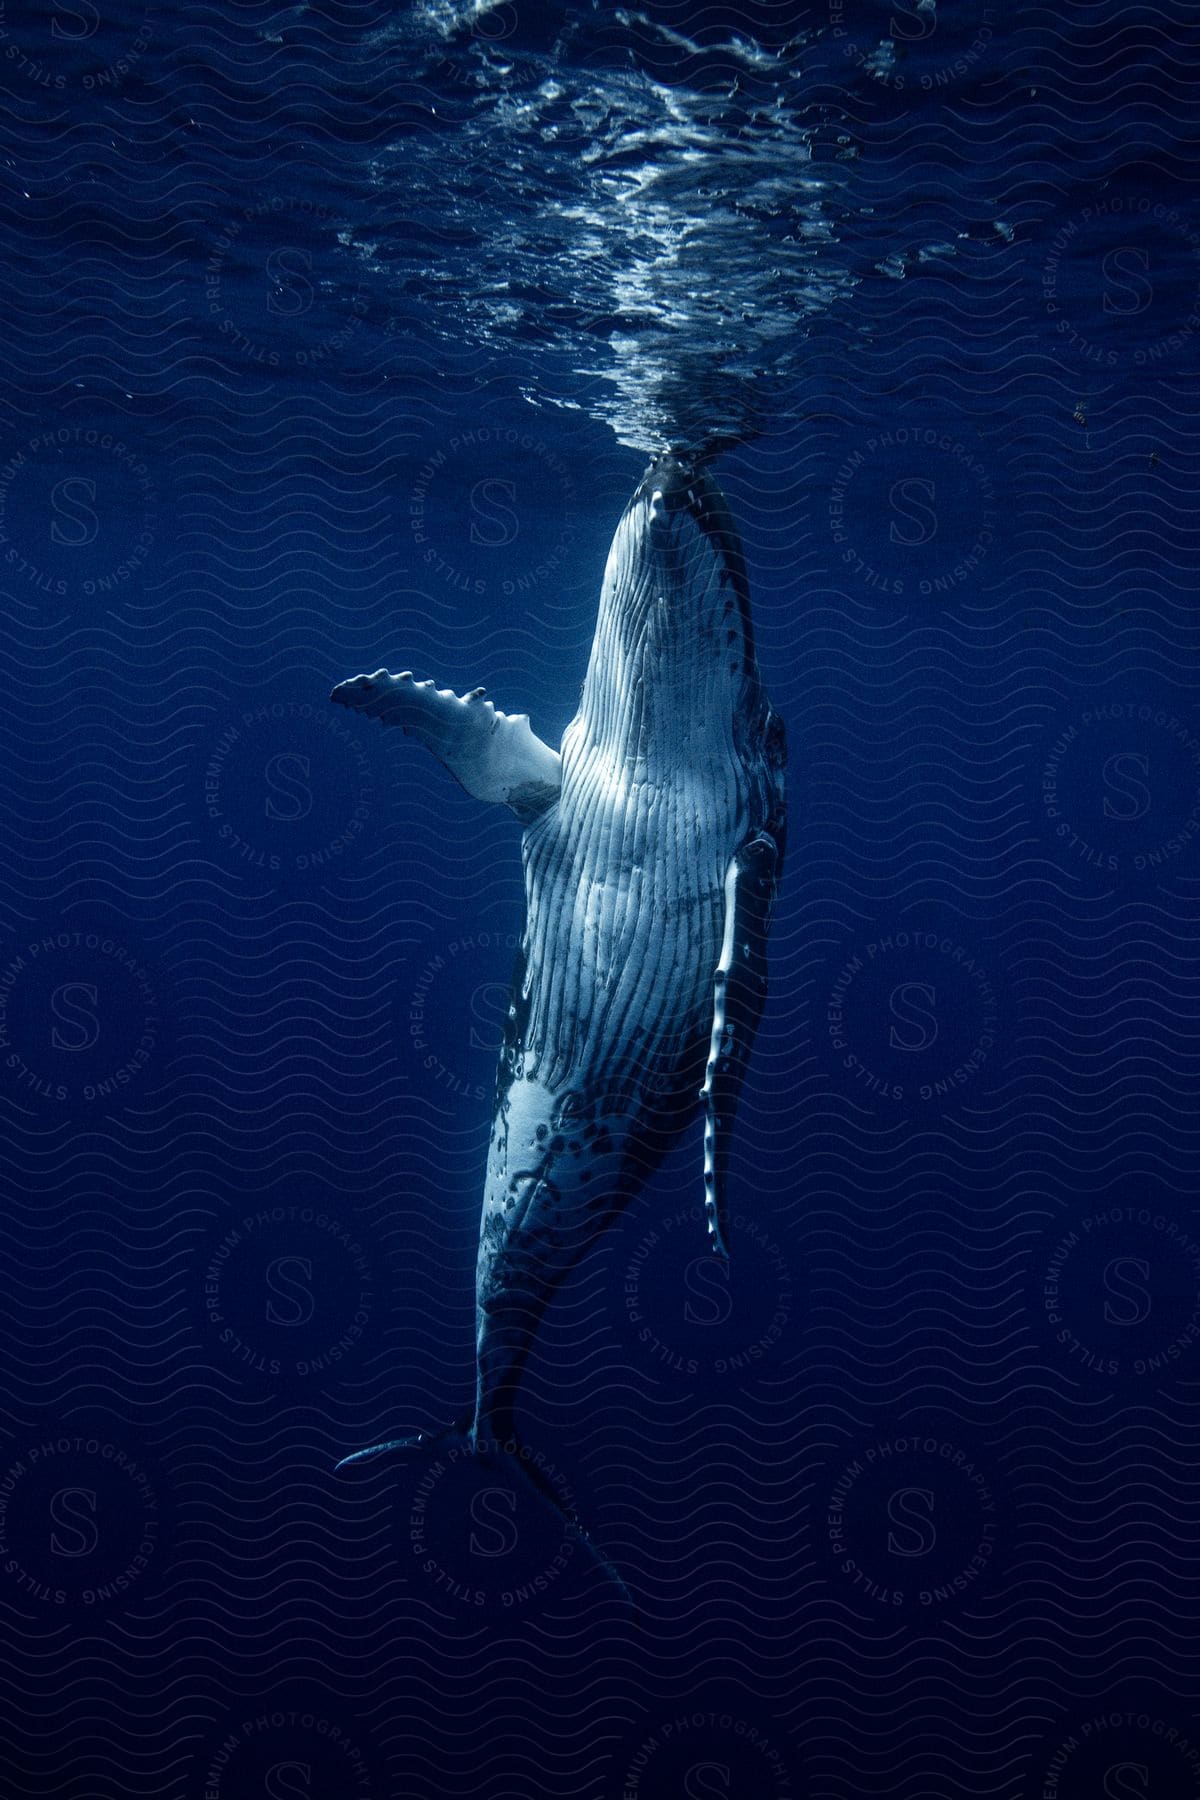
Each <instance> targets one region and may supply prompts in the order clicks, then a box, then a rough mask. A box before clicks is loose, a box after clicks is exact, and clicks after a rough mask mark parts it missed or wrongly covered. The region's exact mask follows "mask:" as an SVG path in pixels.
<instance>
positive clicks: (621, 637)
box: [582, 454, 760, 747]
mask: <svg viewBox="0 0 1200 1800" xmlns="http://www.w3.org/2000/svg"><path fill="white" fill-rule="evenodd" d="M759 685H760V684H759V676H758V665H757V662H756V660H755V654H754V639H753V633H752V630H751V625H750V598H749V586H748V583H747V579H746V565H745V559H744V557H743V555H742V548H741V544H740V542H739V540H738V535H737V531H736V529H735V527H734V524H733V519H732V517H731V515H730V512H729V508H728V506H727V505H726V502H725V498H724V496H723V494H722V493H721V490H720V488H719V487H718V486H717V483H716V481H715V480H714V479H713V477H712V476H711V475H710V474H709V473H708V472H707V470H705V469H704V468H702V467H700V466H699V465H698V464H697V463H696V462H694V461H692V460H691V459H689V458H687V457H685V456H681V455H677V454H667V455H664V456H660V457H659V458H658V459H657V460H656V461H655V462H653V463H652V464H651V466H650V467H649V468H648V469H647V471H646V473H645V475H644V476H643V477H642V480H641V481H640V483H639V484H638V487H637V489H636V491H635V492H634V495H633V497H632V499H631V500H630V501H629V504H628V505H627V506H626V508H625V510H624V512H623V513H622V515H621V518H620V522H619V523H618V525H617V529H616V532H615V534H614V536H613V541H612V548H611V549H610V551H609V553H608V563H607V566H606V568H605V572H604V585H603V588H602V590H601V596H600V611H599V617H598V619H597V624H596V637H595V641H594V643H593V646H592V659H591V663H590V665H589V668H588V676H587V681H586V683H585V685H584V694H583V706H582V713H583V716H584V718H585V719H586V722H587V725H588V727H589V729H590V731H591V733H592V734H593V736H595V737H597V738H604V739H606V740H608V741H609V742H610V743H611V742H612V741H613V740H614V738H617V739H619V740H620V741H621V742H622V744H623V745H624V744H628V742H629V733H630V732H634V733H635V734H636V736H637V737H638V738H639V739H640V740H642V741H644V740H645V739H646V735H647V732H648V730H652V732H653V736H654V738H655V739H656V740H657V743H658V745H659V747H662V746H664V745H665V744H666V743H667V742H668V741H669V739H670V738H671V737H675V738H676V739H677V740H678V739H680V738H681V737H682V736H683V735H685V734H686V735H687V736H688V737H689V738H692V739H694V738H695V736H696V733H697V731H698V730H711V731H713V732H717V733H720V734H721V735H722V736H723V737H724V736H726V735H727V734H728V732H729V730H730V729H731V725H730V722H731V721H732V720H733V719H734V718H736V717H737V716H739V715H742V714H745V713H746V711H747V710H748V708H749V710H754V708H755V705H756V704H757V695H758V691H759Z"/></svg>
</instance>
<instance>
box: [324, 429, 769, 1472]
mask: <svg viewBox="0 0 1200 1800" xmlns="http://www.w3.org/2000/svg"><path fill="white" fill-rule="evenodd" d="M333 697H334V699H335V700H338V701H340V702H342V703H343V704H346V705H352V706H356V707H358V708H360V709H361V710H363V711H366V712H368V713H371V714H374V715H375V716H378V717H381V718H383V719H385V720H386V721H388V722H391V723H396V724H400V725H401V726H403V727H404V728H405V729H406V730H409V731H411V732H413V734H414V735H416V736H419V737H421V738H422V739H423V740H424V741H425V742H426V743H427V744H429V745H430V747H431V748H433V749H434V750H435V752H436V753H437V754H439V755H440V756H441V757H442V760H443V761H444V762H445V763H446V765H447V766H448V767H449V768H450V769H451V771H452V772H453V773H454V774H455V775H456V776H457V777H458V779H459V780H460V781H461V782H462V783H463V785H464V786H465V787H466V788H467V789H468V791H469V792H471V793H474V794H476V795H478V796H479V797H481V798H486V799H495V800H499V801H502V802H504V803H506V804H508V805H509V806H510V807H512V809H513V810H514V811H515V812H516V813H517V815H518V817H520V818H521V819H522V820H523V821H524V822H525V827H526V828H525V834H524V841H523V853H524V866H525V897H526V919H525V930H524V935H523V938H522V943H521V948H520V951H519V953H518V956H517V963H516V969H515V971H514V975H513V986H512V995H511V1001H510V1006H509V1015H508V1024H507V1030H506V1033H505V1041H504V1045H503V1048H502V1051H501V1055H500V1065H499V1070H498V1074H497V1083H496V1098H495V1109H494V1114H493V1121H492V1135H491V1143H490V1146H489V1151H488V1170H487V1181H486V1187H485V1191H484V1199H483V1216H482V1221H481V1226H480V1236H479V1258H478V1266H477V1282H476V1310H477V1319H476V1325H477V1368H478V1379H477V1387H476V1398H475V1407H474V1412H473V1416H472V1417H471V1419H470V1420H469V1422H466V1423H465V1430H466V1432H467V1435H468V1437H470V1438H472V1439H473V1440H476V1441H481V1440H483V1439H484V1438H486V1439H488V1440H489V1441H490V1440H501V1441H503V1440H505V1439H510V1438H511V1437H512V1436H513V1402H514V1398H515V1392H516V1387H517V1383H518V1381H519V1378H520V1374H521V1370H522V1367H523V1365H524V1363H525V1360H526V1358H527V1355H528V1352H529V1349H530V1346H531V1344H532V1341H533V1338H534V1335H535V1334H536V1331H537V1327H538V1323H539V1321H540V1319H541V1317H542V1314H543V1312H544V1311H545V1308H546V1305H547V1304H548V1302H549V1300H550V1298H551V1296H552V1295H553V1293H554V1291H555V1289H556V1288H557V1287H558V1286H559V1284H560V1283H561V1282H562V1280H563V1279H564V1278H565V1276H566V1275H567V1274H568V1272H569V1271H570V1269H571V1268H572V1267H573V1266H574V1264H575V1263H576V1262H577V1261H578V1259H579V1258H580V1256H582V1255H583V1254H584V1252H585V1251H586V1250H587V1248H588V1246H589V1245H590V1244H591V1243H592V1242H594V1240H595V1238H596V1237H597V1235H598V1234H599V1233H600V1232H601V1231H602V1230H603V1229H604V1227H605V1226H606V1225H607V1224H608V1223H609V1222H610V1221H611V1220H612V1219H613V1218H614V1217H615V1216H616V1215H617V1214H618V1213H619V1212H620V1211H621V1210H622V1209H623V1208H624V1207H625V1206H626V1205H628V1203H629V1201H630V1200H631V1199H632V1198H633V1197H634V1195H635V1194H636V1193H637V1192H638V1191H639V1189H640V1187H641V1186H642V1185H643V1183H644V1181H645V1179H646V1177H647V1175H648V1174H649V1173H650V1171H651V1170H652V1169H653V1167H654V1165H655V1163H656V1162H657V1161H658V1160H659V1158H660V1157H661V1156H662V1154H663V1153H664V1151H665V1150H666V1149H667V1148H668V1146H669V1144H670V1142H671V1141H672V1139H673V1138H674V1137H675V1136H676V1135H677V1134H678V1133H679V1132H680V1131H681V1130H682V1129H684V1128H685V1127H686V1126H687V1125H688V1123H689V1122H690V1121H691V1120H692V1118H693V1117H694V1114H695V1110H696V1096H697V1093H698V1092H699V1091H701V1084H702V1083H703V1088H702V1096H703V1098H704V1099H705V1101H706V1126H705V1153H704V1165H705V1184H706V1191H705V1201H706V1210H707V1218H708V1230H709V1237H710V1241H711V1243H712V1245H713V1248H714V1250H715V1252H716V1253H717V1254H718V1255H721V1256H724V1255H726V1254H727V1244H726V1200H725V1186H726V1161H727V1150H728V1132H729V1125H730V1121H731V1117H732V1113H733V1109H734V1106H735V1104H736V1098H737V1093H738V1089H739V1087H740V1084H741V1081H742V1078H743V1076H744V1073H745V1067H746V1060H747V1057H748V1054H749V1050H750V1046H751V1043H752V1040H753V1036H754V1031H755V1028H756V1026H757V1023H758V1018H759V1014H760V1012H761V1009H762V1003H763V997H764V993H765V984H766V964H765V946H766V936H767V930H768V927H769V924H770V916H771V909H772V906H773V902H774V896H775V887H776V882H777V879H778V874H779V867H780V861H781V857H782V851H783V837H784V805H783V764H784V736H783V729H782V724H781V721H780V720H779V718H778V716H777V715H776V714H775V713H774V712H773V711H772V710H771V707H770V704H769V702H768V700H767V697H766V694H765V692H764V690H763V685H762V681H761V677H760V675H759V670H758V663H757V659H756V656H755V650H754V638H753V631H752V627H751V620H750V601H749V591H748V585H747V580H746V572H745V564H744V560H743V557H742V553H741V548H740V545H739V543H738V540H737V536H736V533H735V531H734V528H733V524H732V521H731V519H730V516H729V512H728V508H727V507H726V505H725V502H724V500H723V498H722V496H721V493H720V490H719V489H718V487H717V485H716V483H715V481H714V480H713V479H712V477H711V476H710V475H708V474H707V473H703V472H701V471H699V470H697V469H695V468H692V467H690V466H689V465H688V464H687V463H686V462H683V461H681V460H679V459H677V458H675V457H664V458H660V459H659V461H658V462H656V463H655V464H654V465H653V466H652V467H651V468H650V469H649V470H648V472H647V474H646V476H645V478H644V479H643V481H642V482H641V484H640V485H639V487H638V489H637V491H636V492H635V494H634V495H633V498H632V499H631V500H630V502H629V504H628V506H627V507H626V508H625V511H624V513H623V514H622V516H621V520H620V522H619V524H618V526H617V530H616V534H615V536H614V538H613V543H612V548H611V550H610V552H609V556H608V563H607V567H606V569H605V575H604V582H603V587H602V591H601V596H600V607H599V615H598V618H597V623H596V633H595V638H594V641H593V644H592V651H591V658H590V661H589V664H588V669H587V675H586V678H585V681H584V684H583V691H582V695H581V698H580V705H579V711H578V713H577V714H576V716H575V718H574V719H573V720H572V722H571V723H570V725H569V726H568V727H567V729H566V731H565V733H564V734H563V739H562V746H561V751H560V752H559V753H555V752H554V751H553V750H552V749H551V748H550V747H549V746H548V745H545V744H543V743H541V742H540V741H539V740H538V739H537V738H535V737H534V735H533V733H532V731H531V730H530V727H529V723H528V720H527V719H525V718H524V717H519V718H515V719H514V718H508V717H506V716H505V715H504V714H503V713H499V712H497V711H496V710H495V709H494V708H493V707H492V706H491V704H490V702H487V701H485V700H484V699H483V690H482V689H477V690H475V691H474V692H473V693H471V694H469V695H467V696H466V697H465V698H461V699H460V698H459V697H458V696H457V695H455V694H453V693H450V692H448V691H439V690H437V689H435V688H434V687H433V685H432V683H428V682H425V683H416V682H414V681H413V679H412V677H411V676H410V675H407V674H406V675H401V676H391V675H388V674H387V673H386V672H384V671H380V672H379V673H378V674H376V675H373V676H369V677H368V676H359V677H357V678H356V679H355V680H354V681H350V682H346V683H344V684H343V685H342V686H341V687H340V688H337V689H335V690H334V696H333ZM414 1441H419V1440H413V1439H404V1440H397V1442H399V1443H411V1442H414Z"/></svg>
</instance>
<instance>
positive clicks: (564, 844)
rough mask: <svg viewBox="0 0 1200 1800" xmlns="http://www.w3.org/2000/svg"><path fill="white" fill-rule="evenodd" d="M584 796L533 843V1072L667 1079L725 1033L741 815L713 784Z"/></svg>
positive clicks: (528, 979)
mask: <svg viewBox="0 0 1200 1800" xmlns="http://www.w3.org/2000/svg"><path fill="white" fill-rule="evenodd" d="M572 798H573V796H571V794H570V793H569V791H567V792H565V793H564V804H562V805H560V807H559V808H556V809H555V810H554V813H553V814H552V815H551V816H550V817H548V818H547V819H546V820H545V821H544V822H542V823H541V824H540V825H539V826H537V827H535V828H534V829H533V830H532V831H530V832H529V833H527V836H526V846H525V874H526V932H525V976H524V985H525V996H524V997H525V1000H526V1016H525V1020H524V1028H523V1031H522V1039H523V1052H524V1065H525V1072H526V1073H527V1074H529V1075H533V1076H536V1077H538V1078H540V1079H541V1080H542V1081H544V1082H545V1084H546V1085H547V1086H548V1087H549V1088H550V1089H552V1090H558V1089H561V1088H563V1087H570V1086H572V1085H574V1084H576V1083H578V1082H580V1081H584V1082H587V1083H591V1084H594V1083H596V1082H599V1081H603V1080H610V1081H613V1082H617V1083H621V1082H624V1081H627V1080H628V1081H631V1082H633V1083H634V1085H635V1086H638V1085H641V1084H643V1083H645V1082H647V1081H653V1080H662V1079H664V1078H666V1076H667V1074H668V1072H669V1070H670V1069H671V1068H672V1067H674V1066H677V1065H678V1064H679V1062H680V1060H681V1059H683V1058H686V1057H687V1056H688V1054H689V1053H690V1051H691V1050H692V1048H693V1047H694V1044H695V1042H696V1040H697V1035H698V1034H700V1033H704V1034H706V1033H707V1030H708V1027H709V1026H710V1025H711V1020H712V1004H713V973H714V970H715V969H716V965H717V960H718V958H719V955H720V948H721V938H722V933H723V930H724V882H725V872H726V869H727V868H728V865H729V859H730V857H731V855H732V854H733V851H734V849H735V847H736V843H737V832H738V823H739V818H738V815H739V812H740V810H741V808H740V807H739V806H738V804H737V797H736V795H735V796H731V797H730V802H731V803H729V804H726V805H723V806H718V805H716V804H715V803H714V797H713V795H712V793H711V791H710V790H709V789H707V788H706V787H704V786H702V785H700V784H694V785H687V784H683V783H676V784H673V785H667V784H661V785H657V786H650V785H645V786H641V787H638V786H636V785H635V786H633V787H632V788H630V789H628V790H626V791H621V789H620V788H615V789H614V790H612V791H607V792H601V793H595V792H593V793H591V794H585V796H584V798H585V802H587V803H585V804H583V805H579V806H572V805H571V804H570V802H571V800H572Z"/></svg>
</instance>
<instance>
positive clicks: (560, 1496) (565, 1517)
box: [335, 1421, 638, 1619]
mask: <svg viewBox="0 0 1200 1800" xmlns="http://www.w3.org/2000/svg"><path fill="white" fill-rule="evenodd" d="M447 1450H449V1451H458V1452H459V1453H460V1454H464V1455H471V1456H473V1457H476V1458H478V1459H479V1460H480V1461H481V1462H482V1463H484V1464H485V1465H487V1464H490V1465H492V1466H493V1467H501V1466H502V1467H503V1468H504V1470H505V1471H506V1472H508V1473H510V1474H512V1475H514V1476H515V1477H516V1479H517V1480H518V1481H519V1482H521V1483H522V1485H523V1486H524V1487H525V1489H526V1490H527V1491H528V1492H529V1493H531V1494H534V1495H535V1496H536V1497H537V1499H538V1501H539V1502H540V1503H541V1504H542V1505H543V1506H547V1507H549V1508H550V1509H551V1510H552V1511H553V1512H554V1513H555V1514H556V1515H557V1516H558V1518H559V1519H560V1520H561V1521H562V1522H563V1524H564V1525H565V1526H566V1527H567V1530H568V1531H569V1533H570V1535H571V1537H572V1538H573V1539H575V1540H576V1541H577V1542H578V1543H580V1544H582V1546H583V1548H584V1551H585V1552H586V1554H587V1555H588V1556H589V1557H590V1558H591V1560H592V1562H593V1563H594V1564H595V1565H596V1567H597V1568H598V1569H599V1570H600V1571H601V1573H602V1574H603V1575H604V1576H605V1577H606V1578H607V1579H608V1580H609V1581H611V1582H612V1583H613V1585H614V1587H616V1589H617V1590H618V1592H619V1593H620V1595H621V1598H622V1599H623V1600H624V1601H625V1603H626V1605H627V1606H628V1607H629V1608H630V1610H631V1611H632V1613H633V1614H634V1617H635V1619H636V1618H637V1616H638V1612H637V1605H636V1602H635V1601H634V1598H633V1595H632V1594H631V1593H630V1591H629V1589H628V1587H627V1586H626V1584H625V1580H624V1577H623V1576H622V1575H621V1573H620V1571H619V1569H618V1568H617V1567H616V1565H615V1563H612V1562H610V1561H609V1559H608V1557H607V1556H606V1555H605V1554H604V1552H603V1551H602V1550H601V1549H600V1547H599V1545H598V1544H597V1543H596V1541H595V1539H594V1538H593V1537H592V1535H591V1533H590V1532H589V1531H588V1530H587V1528H586V1526H585V1525H584V1524H583V1523H582V1521H581V1520H580V1518H579V1514H578V1512H577V1510H576V1508H575V1505H574V1503H573V1501H571V1500H570V1499H569V1498H568V1497H566V1496H565V1495H564V1493H563V1492H561V1491H560V1489H559V1488H558V1487H557V1486H556V1485H555V1483H554V1482H553V1481H552V1480H551V1479H550V1477H549V1475H548V1474H547V1473H546V1466H545V1461H544V1458H540V1457H537V1456H534V1455H531V1454H530V1453H529V1452H528V1451H527V1450H526V1448H525V1446H524V1445H523V1444H521V1443H519V1442H518V1440H517V1439H516V1438H515V1437H511V1436H510V1437H508V1438H506V1439H504V1440H503V1441H500V1440H498V1439H487V1440H485V1441H481V1440H480V1439H479V1438H478V1437H477V1436H476V1434H475V1430H474V1426H473V1424H472V1423H470V1422H463V1421H460V1422H459V1423H458V1424H455V1425H448V1426H446V1427H445V1429H444V1430H442V1431H416V1432H413V1433H412V1434H411V1435H410V1436H408V1437H400V1438H387V1439H386V1440H385V1441H384V1442H383V1443H381V1444H371V1445H370V1446H369V1447H368V1448H367V1449H365V1450H355V1451H352V1452H351V1454H350V1455H349V1456H343V1457H342V1458H341V1460H340V1462H338V1463H337V1464H336V1465H335V1468H336V1469H347V1468H349V1467H350V1466H351V1465H352V1464H355V1463H362V1462H370V1461H372V1460H373V1459H374V1458H375V1457H377V1456H386V1455H388V1454H389V1453H392V1452H401V1451H424V1452H426V1453H428V1454H431V1455H435V1456H436V1455H437V1454H438V1453H439V1452H444V1451H447Z"/></svg>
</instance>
